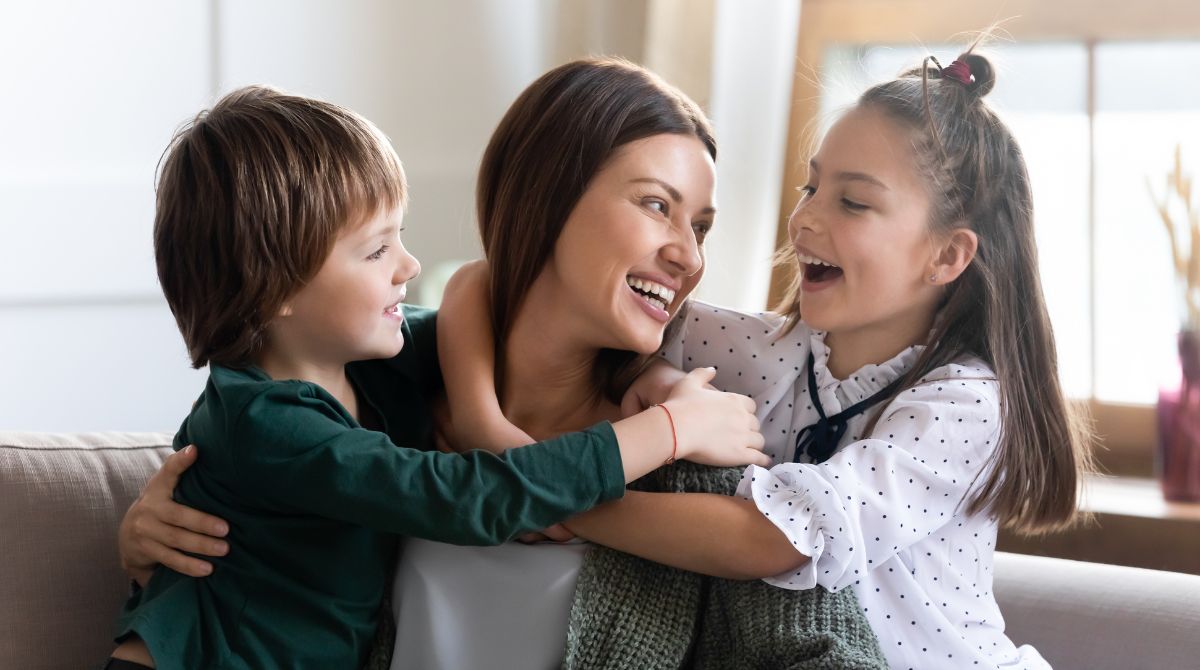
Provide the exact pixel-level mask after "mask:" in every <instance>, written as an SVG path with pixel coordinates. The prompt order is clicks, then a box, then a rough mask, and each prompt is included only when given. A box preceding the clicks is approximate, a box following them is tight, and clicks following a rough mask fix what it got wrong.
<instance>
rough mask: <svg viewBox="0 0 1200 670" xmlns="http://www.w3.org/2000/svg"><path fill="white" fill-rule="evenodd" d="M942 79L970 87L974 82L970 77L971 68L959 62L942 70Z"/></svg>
mask: <svg viewBox="0 0 1200 670" xmlns="http://www.w3.org/2000/svg"><path fill="white" fill-rule="evenodd" d="M942 78H943V79H953V80H954V81H957V82H958V83H960V84H962V85H963V86H970V85H971V84H972V82H973V81H974V79H973V78H972V77H971V66H970V65H967V64H966V63H964V62H962V61H960V60H956V61H954V62H953V63H951V64H950V65H948V66H946V67H944V68H942Z"/></svg>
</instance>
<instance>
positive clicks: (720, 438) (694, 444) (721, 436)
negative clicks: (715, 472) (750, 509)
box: [663, 368, 771, 466]
mask: <svg viewBox="0 0 1200 670" xmlns="http://www.w3.org/2000/svg"><path fill="white" fill-rule="evenodd" d="M715 374H716V370H715V369H713V368H697V369H695V370H692V371H691V372H689V373H688V374H687V376H686V377H684V379H683V380H682V381H680V382H679V383H678V384H676V385H675V388H674V389H672V390H671V393H670V395H669V396H668V397H667V400H666V402H664V403H663V405H664V406H665V407H667V409H668V410H670V412H671V418H672V419H673V422H674V424H675V436H676V439H677V441H678V445H679V447H678V454H677V457H678V458H685V459H687V460H689V461H692V462H694V463H702V464H704V465H713V466H736V465H746V464H754V465H762V466H769V465H770V464H771V459H770V457H769V456H767V455H766V454H764V453H763V452H762V449H763V444H764V442H763V436H762V434H761V433H759V432H758V417H756V416H755V415H754V409H755V404H754V401H753V400H751V399H750V398H747V397H746V396H744V395H738V394H736V393H724V392H721V391H716V390H713V389H712V387H711V386H709V385H708V382H709V381H711V380H712V378H713V375H715Z"/></svg>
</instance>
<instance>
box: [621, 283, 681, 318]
mask: <svg viewBox="0 0 1200 670" xmlns="http://www.w3.org/2000/svg"><path fill="white" fill-rule="evenodd" d="M625 283H626V284H629V287H630V288H632V289H633V290H635V291H637V292H638V293H639V294H640V295H641V296H642V298H643V299H644V300H645V301H646V302H648V303H650V304H651V305H654V306H655V307H657V308H659V309H661V310H663V311H666V309H667V305H670V304H671V301H673V300H675V291H672V290H671V289H669V288H667V287H666V286H663V285H662V284H659V283H658V282H652V281H650V280H649V279H641V278H638V277H626V278H625Z"/></svg>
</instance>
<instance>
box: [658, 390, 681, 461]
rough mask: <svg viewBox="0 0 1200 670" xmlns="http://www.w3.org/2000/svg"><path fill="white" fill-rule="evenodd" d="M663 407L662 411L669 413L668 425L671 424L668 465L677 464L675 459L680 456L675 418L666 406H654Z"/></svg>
mask: <svg viewBox="0 0 1200 670" xmlns="http://www.w3.org/2000/svg"><path fill="white" fill-rule="evenodd" d="M654 407H661V408H662V411H664V412H666V413H667V423H669V424H671V457H670V458H668V459H667V462H666V465H670V464H672V463H674V462H675V457H676V456H677V455H678V454H679V436H678V435H677V434H676V433H675V417H673V416H671V410H669V409H667V406H666V405H662V404H659V405H654Z"/></svg>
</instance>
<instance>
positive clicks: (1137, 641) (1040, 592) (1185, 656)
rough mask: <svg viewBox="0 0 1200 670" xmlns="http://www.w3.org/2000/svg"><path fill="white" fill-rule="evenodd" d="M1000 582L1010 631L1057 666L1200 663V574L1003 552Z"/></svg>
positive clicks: (1117, 668) (1063, 669)
mask: <svg viewBox="0 0 1200 670" xmlns="http://www.w3.org/2000/svg"><path fill="white" fill-rule="evenodd" d="M993 589H994V591H995V594H996V600H997V602H999V604H1000V611H1001V612H1002V613H1003V614H1004V618H1005V622H1006V624H1007V631H1008V636H1009V638H1011V639H1012V640H1013V642H1015V643H1017V644H1018V645H1020V644H1031V645H1033V646H1034V647H1035V648H1037V650H1038V651H1039V652H1041V654H1042V656H1043V657H1045V659H1046V660H1047V661H1049V662H1050V664H1051V665H1052V666H1054V668H1055V669H1056V670H1073V669H1075V668H1079V669H1083V668H1087V669H1088V670H1109V669H1111V670H1130V669H1131V668H1192V667H1197V663H1200V661H1198V659H1200V634H1198V633H1200V576H1196V575H1186V574H1182V573H1177V572H1161V571H1157V570H1143V569H1141V568H1128V567H1122V566H1115V565H1103V564H1100V563H1086V562H1081V561H1068V560H1063V559H1058V558H1046V557H1042V556H1027V555H1022V554H1010V553H1005V552H997V554H996V569H995V581H994V584H993Z"/></svg>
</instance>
